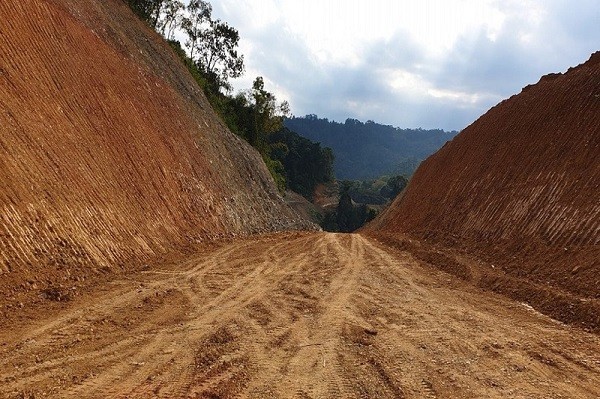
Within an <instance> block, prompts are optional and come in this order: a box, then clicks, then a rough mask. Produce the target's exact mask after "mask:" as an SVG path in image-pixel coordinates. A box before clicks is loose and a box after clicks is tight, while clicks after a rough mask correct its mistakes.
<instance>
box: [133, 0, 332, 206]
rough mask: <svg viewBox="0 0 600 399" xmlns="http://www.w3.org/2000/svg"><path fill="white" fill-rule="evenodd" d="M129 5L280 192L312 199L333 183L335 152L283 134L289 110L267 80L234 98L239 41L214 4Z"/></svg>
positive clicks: (147, 1)
mask: <svg viewBox="0 0 600 399" xmlns="http://www.w3.org/2000/svg"><path fill="white" fill-rule="evenodd" d="M125 1H126V2H127V3H128V4H129V6H130V7H131V9H132V10H133V11H134V12H135V13H136V14H137V15H138V16H139V17H140V18H142V19H143V20H144V21H146V22H147V23H148V24H149V25H150V26H151V27H153V28H154V29H155V30H156V31H157V32H159V33H160V34H162V35H163V37H164V38H165V39H166V40H167V41H168V42H169V44H170V45H171V47H172V48H173V49H174V50H175V52H176V53H177V54H178V55H179V57H180V58H181V60H182V62H183V63H184V64H185V65H186V66H187V68H188V70H189V71H190V73H191V75H192V76H193V77H194V79H195V80H196V81H197V83H198V85H199V86H200V87H201V88H202V90H203V91H204V93H205V95H206V97H207V98H208V100H209V102H210V103H211V105H212V106H213V108H214V109H215V111H216V112H217V114H219V116H220V117H221V118H222V119H223V121H224V122H225V124H226V125H227V126H228V127H229V129H230V130H231V131H232V132H234V133H235V134H237V135H238V136H240V137H242V138H244V139H245V140H246V141H248V143H250V144H251V145H252V146H253V147H254V148H256V149H257V150H258V151H259V153H260V154H261V156H262V158H263V160H264V161H265V164H266V165H267V167H268V168H269V171H270V172H271V175H272V176H273V178H274V180H275V182H276V184H277V187H278V188H279V190H280V191H284V190H285V189H288V188H289V189H292V190H294V191H297V192H298V193H300V194H302V195H303V196H305V197H306V198H309V199H310V198H311V197H312V193H313V192H314V188H315V186H316V185H317V184H319V183H323V182H328V181H331V180H332V179H333V166H332V165H333V152H332V151H331V149H329V148H322V147H321V145H320V144H316V143H312V142H311V141H310V140H307V139H304V138H302V137H300V136H299V135H297V134H296V133H294V132H292V131H290V130H288V129H284V123H283V121H284V118H285V117H287V116H288V115H289V105H288V104H287V102H285V101H284V102H279V101H277V99H276V97H275V95H274V94H273V93H270V92H269V91H267V90H266V89H265V83H264V80H263V78H262V77H260V76H259V77H256V78H255V80H254V83H253V85H252V88H250V89H248V90H245V91H242V92H239V93H237V94H235V95H233V94H232V86H231V84H230V82H229V80H230V79H232V78H237V77H239V76H241V75H242V74H243V73H244V56H243V55H242V54H239V53H238V44H239V40H240V36H239V33H238V31H237V30H236V29H235V28H233V27H231V26H229V25H228V24H227V23H226V22H223V21H221V20H219V19H214V18H213V16H212V6H211V4H210V3H209V2H207V1H204V0H190V1H189V2H188V3H187V4H184V3H183V2H182V1H179V0H125ZM175 32H182V33H183V34H184V36H185V37H186V40H185V42H184V43H183V44H181V43H180V42H178V41H176V40H174V39H173V38H174V34H175Z"/></svg>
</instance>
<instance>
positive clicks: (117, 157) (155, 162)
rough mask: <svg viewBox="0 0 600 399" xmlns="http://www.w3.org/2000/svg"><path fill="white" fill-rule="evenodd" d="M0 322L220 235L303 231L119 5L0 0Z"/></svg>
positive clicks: (250, 158) (109, 0)
mask: <svg viewBox="0 0 600 399" xmlns="http://www.w3.org/2000/svg"><path fill="white" fill-rule="evenodd" d="M0 19H1V20H2V21H3V22H2V25H1V26H0V305H3V304H4V308H0V314H4V315H6V314H7V313H10V309H11V307H14V306H20V307H23V306H24V305H23V303H20V302H21V301H22V300H23V295H25V294H24V293H26V292H30V293H32V294H31V295H33V296H34V297H36V298H40V297H44V298H49V299H53V300H57V301H60V300H62V299H66V298H68V297H69V296H70V295H72V293H73V292H74V291H75V290H76V289H77V286H79V285H81V284H83V281H84V280H86V279H89V278H91V277H92V276H94V275H96V274H107V273H108V274H111V273H113V272H118V271H126V270H131V269H132V268H134V267H136V266H139V265H142V264H145V263H148V262H152V261H153V260H155V259H157V258H158V257H159V256H160V255H161V254H165V253H166V252H167V251H168V250H172V249H176V248H180V249H181V248H184V247H185V246H186V245H190V243H195V242H199V241H202V240H205V239H210V238H215V237H221V236H224V235H236V234H248V233H254V232H263V231H276V230H285V229H290V228H304V229H306V228H311V227H312V225H310V224H309V223H307V222H305V221H303V220H301V219H300V218H299V217H298V216H297V215H296V214H295V212H293V211H292V210H291V209H290V208H289V207H287V206H286V205H285V204H284V202H283V200H282V198H281V197H280V196H279V194H278V193H277V190H276V188H275V185H274V184H273V181H272V179H271V177H270V175H269V173H268V171H267V169H266V167H265V165H264V164H263V162H262V160H261V158H260V156H259V155H258V153H257V152H256V151H254V150H253V149H252V148H251V147H249V146H248V145H247V144H246V143H245V142H243V141H242V140H240V139H239V138H237V137H235V136H234V135H233V134H232V133H230V132H229V131H228V130H227V129H226V128H225V127H224V125H223V124H222V123H221V122H220V121H219V119H218V118H217V117H216V115H215V114H214V112H213V111H212V109H211V107H210V105H209V104H208V102H207V100H206V98H205V97H204V96H203V94H202V93H201V90H200V89H199V88H198V87H197V85H196V84H195V82H194V81H193V79H192V77H191V76H190V75H189V74H188V72H187V70H186V69H185V68H184V67H183V66H182V65H181V63H180V62H179V60H178V59H177V56H176V55H175V54H174V53H173V52H172V51H171V49H170V48H169V46H168V45H167V44H166V43H165V42H164V40H162V38H160V37H159V36H158V35H157V34H155V33H154V32H153V31H152V30H151V29H149V28H148V27H146V26H145V25H144V24H143V23H142V22H140V21H139V20H138V19H137V18H136V17H135V16H134V15H133V14H132V13H131V11H130V10H129V9H128V8H127V6H126V5H124V3H123V2H122V1H121V0H103V1H92V0H76V1H75V0H64V1H63V0H28V1H17V0H9V1H1V2H0Z"/></svg>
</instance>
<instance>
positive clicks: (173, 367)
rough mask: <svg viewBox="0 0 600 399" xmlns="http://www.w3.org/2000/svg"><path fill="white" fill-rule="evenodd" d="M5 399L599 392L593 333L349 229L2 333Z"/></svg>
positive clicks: (125, 289) (131, 287)
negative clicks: (471, 284)
mask: <svg viewBox="0 0 600 399" xmlns="http://www.w3.org/2000/svg"><path fill="white" fill-rule="evenodd" d="M0 397H2V398H5V397H7V398H11V397H16V398H29V397H35V398H40V397H53V398H221V397H222V398H227V397H241V398H243V397H251V398H292V397H295V398H496V397H497V398H500V397H502V398H597V397H600V339H599V337H598V336H596V335H591V334H587V333H585V332H583V331H580V330H578V329H575V328H571V327H568V326H564V325H561V324H559V323H557V322H555V321H553V320H551V319H549V318H547V317H545V316H542V315H539V314H538V313H537V312H535V311H533V310H532V309H530V308H527V307H526V306H523V305H521V304H518V303H515V302H512V301H510V300H508V299H505V298H503V297H500V296H497V295H494V294H490V293H486V292H482V291H480V290H478V289H476V288H473V287H471V286H469V285H467V284H466V283H463V282H462V281H460V280H457V279H455V278H454V277H451V276H449V275H447V274H444V273H442V272H440V271H437V270H436V269H433V268H432V267H430V266H428V265H426V264H422V263H419V262H418V261H416V260H415V259H414V258H412V257H411V255H410V254H408V253H403V252H397V251H395V250H391V249H388V248H386V247H384V246H382V245H380V244H379V243H377V242H375V241H372V240H369V239H367V238H365V237H362V236H360V235H336V234H328V233H317V234H308V233H307V234H300V233H295V234H282V235H271V236H264V237H257V238H253V239H247V240H240V241H235V242H232V243H229V244H224V245H222V246H220V247H218V248H216V249H212V250H206V251H205V252H203V253H199V254H198V255H196V256H194V257H193V258H190V259H188V260H187V261H186V262H182V263H180V264H177V265H175V266H173V267H169V268H168V269H163V270H156V269H154V270H152V271H146V272H142V273H138V274H136V275H133V276H131V277H130V278H128V279H123V280H119V281H115V282H112V283H111V284H107V285H106V286H103V287H101V288H100V289H98V290H97V291H96V292H95V293H92V294H89V295H87V296H84V297H81V298H78V299H76V300H74V301H72V302H71V303H69V304H68V305H66V306H65V308H64V309H63V310H62V311H61V312H59V313H58V314H56V315H53V316H47V317H46V318H45V319H40V320H36V321H31V322H29V323H28V325H17V326H14V328H12V329H11V330H10V331H2V332H0Z"/></svg>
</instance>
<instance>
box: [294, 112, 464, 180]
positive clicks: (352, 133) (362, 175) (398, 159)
mask: <svg viewBox="0 0 600 399" xmlns="http://www.w3.org/2000/svg"><path fill="white" fill-rule="evenodd" d="M284 123H285V126H286V127H287V128H289V129H290V130H293V131H295V132H297V133H299V134H300V135H301V136H304V137H306V138H308V139H310V140H313V141H316V142H319V143H321V144H322V145H323V146H325V147H331V148H332V149H333V153H334V155H335V161H334V173H335V176H336V177H337V178H338V179H348V180H366V179H373V178H377V177H379V176H382V175H391V174H396V175H406V176H410V175H411V174H412V173H413V172H414V171H415V170H416V168H417V166H419V163H420V162H421V161H422V160H424V159H425V158H427V157H428V156H429V155H431V154H433V153H434V152H436V151H437V150H438V149H440V148H441V147H442V146H443V145H444V143H446V142H447V141H448V140H451V139H452V138H453V137H454V136H456V134H457V133H458V132H456V131H452V132H446V131H444V130H440V129H434V130H424V129H420V128H419V129H400V128H396V127H393V126H390V125H381V124H379V123H375V122H373V121H367V122H365V123H363V122H361V121H358V120H356V119H346V122H344V123H339V122H335V121H330V120H328V119H326V118H325V119H321V118H318V117H317V116H316V115H306V116H304V117H292V118H288V119H286V120H285V122H284Z"/></svg>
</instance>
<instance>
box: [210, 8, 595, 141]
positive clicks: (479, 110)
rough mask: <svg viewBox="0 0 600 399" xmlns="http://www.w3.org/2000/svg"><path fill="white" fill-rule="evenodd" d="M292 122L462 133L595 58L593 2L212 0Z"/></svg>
mask: <svg viewBox="0 0 600 399" xmlns="http://www.w3.org/2000/svg"><path fill="white" fill-rule="evenodd" d="M211 3H212V5H213V17H215V18H219V19H222V20H223V21H226V22H227V23H229V24H230V25H231V26H233V27H235V28H236V29H238V31H239V33H240V36H241V41H240V51H241V53H242V54H244V57H245V65H246V72H245V74H244V76H243V77H242V78H239V79H236V80H235V81H233V82H232V83H233V86H234V88H235V90H236V91H237V90H241V89H247V88H250V87H251V86H252V81H253V80H254V78H255V77H256V76H262V77H263V78H264V80H265V88H266V89H267V90H269V91H271V92H273V93H275V95H276V96H277V99H278V100H287V101H288V102H289V103H290V106H291V111H292V113H293V114H294V115H296V116H303V115H306V114H317V115H318V116H319V117H324V118H328V119H330V120H336V121H340V122H343V121H344V120H346V118H355V119H359V120H362V121H366V120H373V121H375V122H379V123H383V124H389V125H393V126H397V127H401V128H417V127H422V128H424V129H432V128H442V129H445V130H461V129H463V128H465V127H466V126H467V125H469V124H470V123H472V122H473V121H475V120H476V119H477V118H478V117H479V116H481V115H482V114H483V113H485V112H486V111H487V110H488V109H489V108H490V107H492V106H494V105H495V104H497V103H498V102H500V101H501V100H503V99H505V98H508V97H510V96H511V95H513V94H517V93H519V92H520V91H521V88H522V87H524V86H526V85H528V84H531V83H535V82H537V81H538V80H539V78H540V77H541V76H542V75H545V74H548V73H554V72H564V71H566V70H567V69H568V68H569V67H571V66H576V65H578V64H580V63H582V62H584V61H586V60H587V59H588V58H589V56H590V55H591V53H593V52H594V51H598V50H600V0H218V1H217V0H214V1H211Z"/></svg>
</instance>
